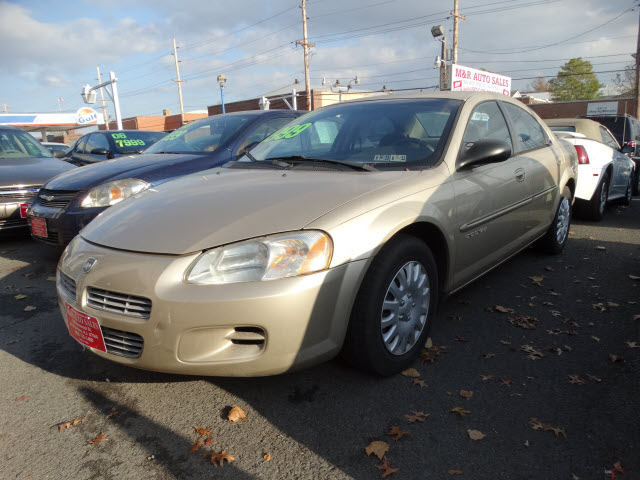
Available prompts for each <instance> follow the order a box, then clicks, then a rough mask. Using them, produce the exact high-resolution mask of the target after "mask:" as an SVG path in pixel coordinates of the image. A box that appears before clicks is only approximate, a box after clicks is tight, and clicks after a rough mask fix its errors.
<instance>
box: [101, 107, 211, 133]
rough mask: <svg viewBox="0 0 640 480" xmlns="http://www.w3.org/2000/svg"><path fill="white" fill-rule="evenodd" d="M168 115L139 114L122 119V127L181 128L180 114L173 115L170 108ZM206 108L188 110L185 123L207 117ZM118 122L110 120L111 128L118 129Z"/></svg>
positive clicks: (104, 128) (145, 128)
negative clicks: (195, 110) (194, 110)
mask: <svg viewBox="0 0 640 480" xmlns="http://www.w3.org/2000/svg"><path fill="white" fill-rule="evenodd" d="M164 112H165V113H166V115H162V116H160V115H158V116H139V117H129V118H123V119H122V128H123V129H125V130H154V131H156V132H163V131H165V130H175V129H176V128H180V126H181V125H180V114H179V113H176V114H173V115H171V114H170V112H169V110H165V111H164ZM206 116H207V114H206V112H205V111H204V110H202V111H197V112H187V113H185V114H184V121H185V123H189V122H193V121H194V120H198V119H200V118H204V117H206ZM117 129H118V126H117V125H116V122H109V130H117ZM100 130H106V127H105V126H104V125H100Z"/></svg>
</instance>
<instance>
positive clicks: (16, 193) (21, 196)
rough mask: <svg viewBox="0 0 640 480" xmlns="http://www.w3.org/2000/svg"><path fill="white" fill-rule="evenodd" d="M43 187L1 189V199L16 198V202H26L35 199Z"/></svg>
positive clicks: (19, 186) (30, 186) (23, 186)
mask: <svg viewBox="0 0 640 480" xmlns="http://www.w3.org/2000/svg"><path fill="white" fill-rule="evenodd" d="M40 187H41V185H29V186H25V185H18V186H15V187H2V188H0V198H15V199H16V200H26V199H28V198H33V197H35V196H36V194H37V193H38V190H40Z"/></svg>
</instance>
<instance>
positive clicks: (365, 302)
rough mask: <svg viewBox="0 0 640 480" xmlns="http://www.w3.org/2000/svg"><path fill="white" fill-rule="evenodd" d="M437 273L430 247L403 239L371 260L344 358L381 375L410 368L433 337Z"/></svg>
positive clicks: (351, 321) (354, 309) (417, 241)
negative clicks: (431, 332) (430, 329)
mask: <svg viewBox="0 0 640 480" xmlns="http://www.w3.org/2000/svg"><path fill="white" fill-rule="evenodd" d="M437 302H438V271H437V268H436V263H435V261H434V259H433V255H432V254H431V250H430V249H429V247H428V246H427V245H426V244H425V243H424V242H422V241H420V240H419V239H417V238H415V237H412V236H409V235H399V236H397V237H396V238H394V239H393V240H391V241H390V242H389V244H387V245H386V246H385V247H384V248H383V249H382V250H381V251H380V253H379V254H378V255H376V257H375V258H374V259H373V262H372V264H371V266H370V268H369V271H368V272H367V274H366V275H365V278H364V280H363V282H362V286H361V287H360V291H359V292H358V295H357V297H356V301H355V304H354V306H353V310H352V312H351V318H350V320H349V327H348V330H347V335H346V338H345V341H344V346H343V347H342V353H341V355H342V357H343V358H345V359H346V360H347V361H348V362H349V363H351V364H352V365H354V366H356V367H359V368H363V369H366V370H370V371H373V372H375V373H378V374H380V375H392V374H394V373H397V372H400V371H402V370H404V369H405V368H407V367H408V366H409V365H410V364H411V363H412V362H413V361H414V360H415V359H416V357H417V356H418V354H419V353H420V350H421V348H422V346H423V345H424V342H425V340H426V338H427V335H428V333H429V327H430V324H431V321H432V318H433V316H434V315H435V311H436V307H437Z"/></svg>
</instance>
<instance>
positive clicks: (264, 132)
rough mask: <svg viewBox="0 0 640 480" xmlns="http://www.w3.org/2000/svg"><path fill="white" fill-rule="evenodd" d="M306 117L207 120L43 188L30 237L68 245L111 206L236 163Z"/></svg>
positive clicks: (274, 113)
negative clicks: (139, 153) (168, 184)
mask: <svg viewBox="0 0 640 480" xmlns="http://www.w3.org/2000/svg"><path fill="white" fill-rule="evenodd" d="M302 113H304V112H301V111H295V110H264V111H262V110H258V111H245V112H237V113H229V114H226V115H215V116H213V117H207V118H203V119H200V120H197V121H195V122H192V123H189V124H188V125H184V126H183V127H181V128H179V129H177V130H175V131H174V132H172V133H170V134H169V135H167V136H166V137H164V138H162V139H161V140H160V141H158V142H157V143H155V144H154V145H152V146H151V147H149V148H148V149H147V150H145V152H144V153H143V154H141V155H131V156H126V157H121V158H117V159H114V160H109V161H104V162H99V163H96V164H94V165H91V166H87V167H84V168H79V169H74V170H73V171H70V172H67V173H65V174H62V175H59V176H57V177H55V178H53V179H52V180H50V181H49V182H47V183H46V184H45V185H43V187H42V189H41V190H40V192H39V193H38V196H37V197H36V199H35V201H34V202H33V204H32V206H31V208H30V209H29V211H28V217H29V225H30V227H31V235H32V237H33V238H35V239H36V240H40V241H43V242H45V243H49V244H54V245H60V246H63V245H66V244H68V243H69V242H70V241H71V240H72V239H73V237H75V236H76V235H77V234H78V232H79V231H80V230H81V229H82V228H83V227H84V226H85V225H87V224H88V223H89V222H90V221H91V220H93V219H94V218H95V217H96V216H98V214H100V213H101V212H103V211H104V210H106V209H107V208H109V207H110V206H112V205H115V204H116V203H119V202H121V201H122V200H124V199H126V198H127V197H130V196H132V195H135V194H137V193H139V192H141V191H143V190H146V189H147V188H150V187H153V186H155V185H158V184H160V183H164V182H167V181H169V180H172V179H174V178H177V177H181V176H184V175H188V174H191V173H195V172H199V171H202V170H208V169H210V168H213V167H217V166H219V165H222V164H224V163H227V162H229V161H231V160H235V159H236V158H238V157H240V156H242V155H243V154H244V153H245V152H246V151H248V150H249V149H251V148H252V147H253V146H254V145H256V144H257V143H259V142H260V141H262V140H263V139H264V138H266V137H267V136H269V135H271V134H272V133H273V132H275V131H276V130H278V129H280V128H281V127H283V126H284V125H286V124H287V123H289V122H291V121H292V120H293V119H294V118H296V117H298V116H300V115H301V114H302Z"/></svg>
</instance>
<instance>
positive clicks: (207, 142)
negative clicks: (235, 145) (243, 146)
mask: <svg viewBox="0 0 640 480" xmlns="http://www.w3.org/2000/svg"><path fill="white" fill-rule="evenodd" d="M254 118H256V117H255V115H242V114H239V115H216V116H213V117H207V118H203V119H200V120H197V121H195V122H192V123H189V124H188V125H184V126H183V127H180V128H179V129H177V130H176V131H174V132H171V133H170V134H169V135H167V136H166V137H164V138H163V139H162V140H160V141H159V142H158V143H156V144H155V145H154V146H152V147H151V148H149V149H148V150H147V151H145V153H211V152H213V151H215V150H216V149H218V148H220V147H222V146H223V145H225V144H226V143H227V142H228V141H229V140H230V139H231V138H232V137H233V136H234V135H235V134H236V133H237V132H238V131H239V130H240V129H241V128H242V127H243V126H244V125H246V124H247V123H248V122H249V121H250V120H252V119H254Z"/></svg>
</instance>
